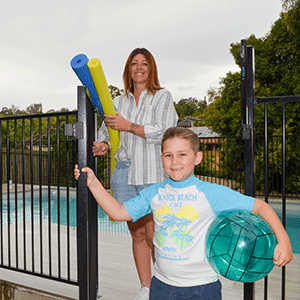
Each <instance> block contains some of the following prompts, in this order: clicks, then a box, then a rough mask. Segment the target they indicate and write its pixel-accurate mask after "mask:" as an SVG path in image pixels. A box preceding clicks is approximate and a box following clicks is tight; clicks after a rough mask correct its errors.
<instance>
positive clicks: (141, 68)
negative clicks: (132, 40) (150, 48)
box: [130, 53, 149, 86]
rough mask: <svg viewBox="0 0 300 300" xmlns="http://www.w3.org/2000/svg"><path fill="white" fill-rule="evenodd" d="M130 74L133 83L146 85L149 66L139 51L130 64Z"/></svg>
mask: <svg viewBox="0 0 300 300" xmlns="http://www.w3.org/2000/svg"><path fill="white" fill-rule="evenodd" d="M130 75H131V79H132V80H133V82H134V83H135V84H144V85H145V86H146V83H147V80H148V76H149V67H148V62H147V59H146V57H145V55H143V54H140V53H139V54H137V55H135V56H134V57H133V59H132V61H131V66H130Z"/></svg>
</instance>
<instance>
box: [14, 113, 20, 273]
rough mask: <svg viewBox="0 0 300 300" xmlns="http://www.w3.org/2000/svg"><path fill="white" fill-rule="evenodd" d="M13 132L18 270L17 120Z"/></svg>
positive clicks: (17, 265)
mask: <svg viewBox="0 0 300 300" xmlns="http://www.w3.org/2000/svg"><path fill="white" fill-rule="evenodd" d="M14 130H15V136H14V138H15V149H14V151H15V153H14V163H15V172H14V177H15V243H16V245H15V259H16V268H17V269H18V268H19V249H18V245H19V243H18V236H19V235H18V163H17V154H18V141H17V120H16V119H15V120H14Z"/></svg>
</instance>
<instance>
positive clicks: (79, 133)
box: [64, 122, 83, 140]
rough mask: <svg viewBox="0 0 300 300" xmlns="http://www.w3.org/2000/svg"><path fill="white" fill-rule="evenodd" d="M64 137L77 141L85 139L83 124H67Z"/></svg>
mask: <svg viewBox="0 0 300 300" xmlns="http://www.w3.org/2000/svg"><path fill="white" fill-rule="evenodd" d="M64 135H65V136H67V137H74V138H75V139H77V140H79V139H83V123H82V122H75V123H74V124H65V125H64Z"/></svg>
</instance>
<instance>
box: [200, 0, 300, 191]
mask: <svg viewBox="0 0 300 300" xmlns="http://www.w3.org/2000/svg"><path fill="white" fill-rule="evenodd" d="M284 2H285V3H286V4H292V5H291V6H289V9H287V10H286V11H285V12H282V13H281V15H280V18H279V19H278V20H277V21H276V22H275V23H274V25H273V26H272V27H271V30H270V32H269V33H267V34H266V35H265V36H264V37H262V38H256V37H255V36H254V35H251V36H250V37H249V38H248V39H247V41H246V43H247V45H252V46H253V47H254V49H255V95H256V96H257V97H272V96H290V95H291V96H293V95H300V68H299V66H300V51H299V49H300V1H299V0H298V1H284ZM239 49H240V43H233V44H231V49H230V52H231V54H232V55H233V57H234V60H235V62H236V63H237V64H238V65H239V62H240V61H239V60H240V58H239ZM220 83H221V87H220V88H219V89H218V92H217V93H214V91H211V97H210V98H212V99H214V101H213V102H212V103H211V104H210V105H209V106H208V107H207V108H206V109H205V110H204V113H203V118H204V120H205V124H206V125H207V126H210V127H212V129H213V130H214V131H216V132H218V133H219V134H221V135H222V136H241V132H242V127H241V108H240V106H241V104H240V102H241V95H240V85H241V75H240V73H239V72H237V73H234V74H233V73H230V72H229V73H227V75H226V77H225V78H222V79H221V81H220ZM215 94H219V95H220V97H219V98H218V97H214V95H215ZM282 117H283V116H282V107H281V104H272V105H269V106H268V134H269V136H270V138H269V149H270V151H272V150H271V149H274V145H275V144H273V140H275V139H277V142H276V149H277V151H282V150H281V149H282V139H281V138H280V136H281V135H282V131H283V129H282ZM299 127H300V105H299V103H287V104H286V127H285V132H286V135H287V137H288V139H287V141H286V178H287V182H288V184H287V190H289V191H291V190H292V188H293V187H295V186H299V175H298V177H297V176H295V173H293V171H292V169H293V165H294V164H295V161H297V157H300V153H299V152H300V150H299V149H298V148H299V147H295V146H293V139H292V138H289V137H290V136H296V135H297V134H298V131H299ZM254 128H255V136H256V137H257V138H258V137H259V136H260V135H263V134H264V106H263V105H262V104H261V105H258V106H256V108H255V120H254ZM263 151H264V145H261V146H260V145H259V144H258V143H256V149H255V152H256V157H255V160H256V166H258V165H260V166H263V165H264V152H263ZM230 156H231V152H230V151H229V152H228V154H226V157H225V156H224V157H222V160H223V159H226V158H228V161H229V160H230ZM293 162H294V163H293ZM281 165H282V159H281V156H272V157H271V158H270V169H269V178H270V180H271V182H275V181H276V185H277V186H281V183H280V179H281V178H282V169H281V168H280V167H278V166H281ZM258 173H259V172H256V174H258ZM261 179H262V178H259V177H257V178H256V184H257V186H260V187H262V188H263V186H264V183H263V181H262V180H261ZM278 182H279V183H278ZM270 186H271V184H270ZM274 186H275V184H274Z"/></svg>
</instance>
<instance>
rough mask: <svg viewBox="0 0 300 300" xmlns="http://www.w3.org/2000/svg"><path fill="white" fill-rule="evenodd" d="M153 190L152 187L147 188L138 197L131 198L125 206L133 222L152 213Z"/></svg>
mask: <svg viewBox="0 0 300 300" xmlns="http://www.w3.org/2000/svg"><path fill="white" fill-rule="evenodd" d="M151 190H152V189H151V186H150V188H145V189H144V190H142V191H140V192H139V194H138V195H137V196H136V197H134V198H131V199H130V200H128V201H126V202H125V203H124V204H123V205H124V207H125V208H126V210H127V211H128V213H129V215H130V217H131V218H132V222H135V221H137V220H138V219H140V218H142V217H144V216H146V215H148V214H150V213H152V209H151V199H152V196H151Z"/></svg>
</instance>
